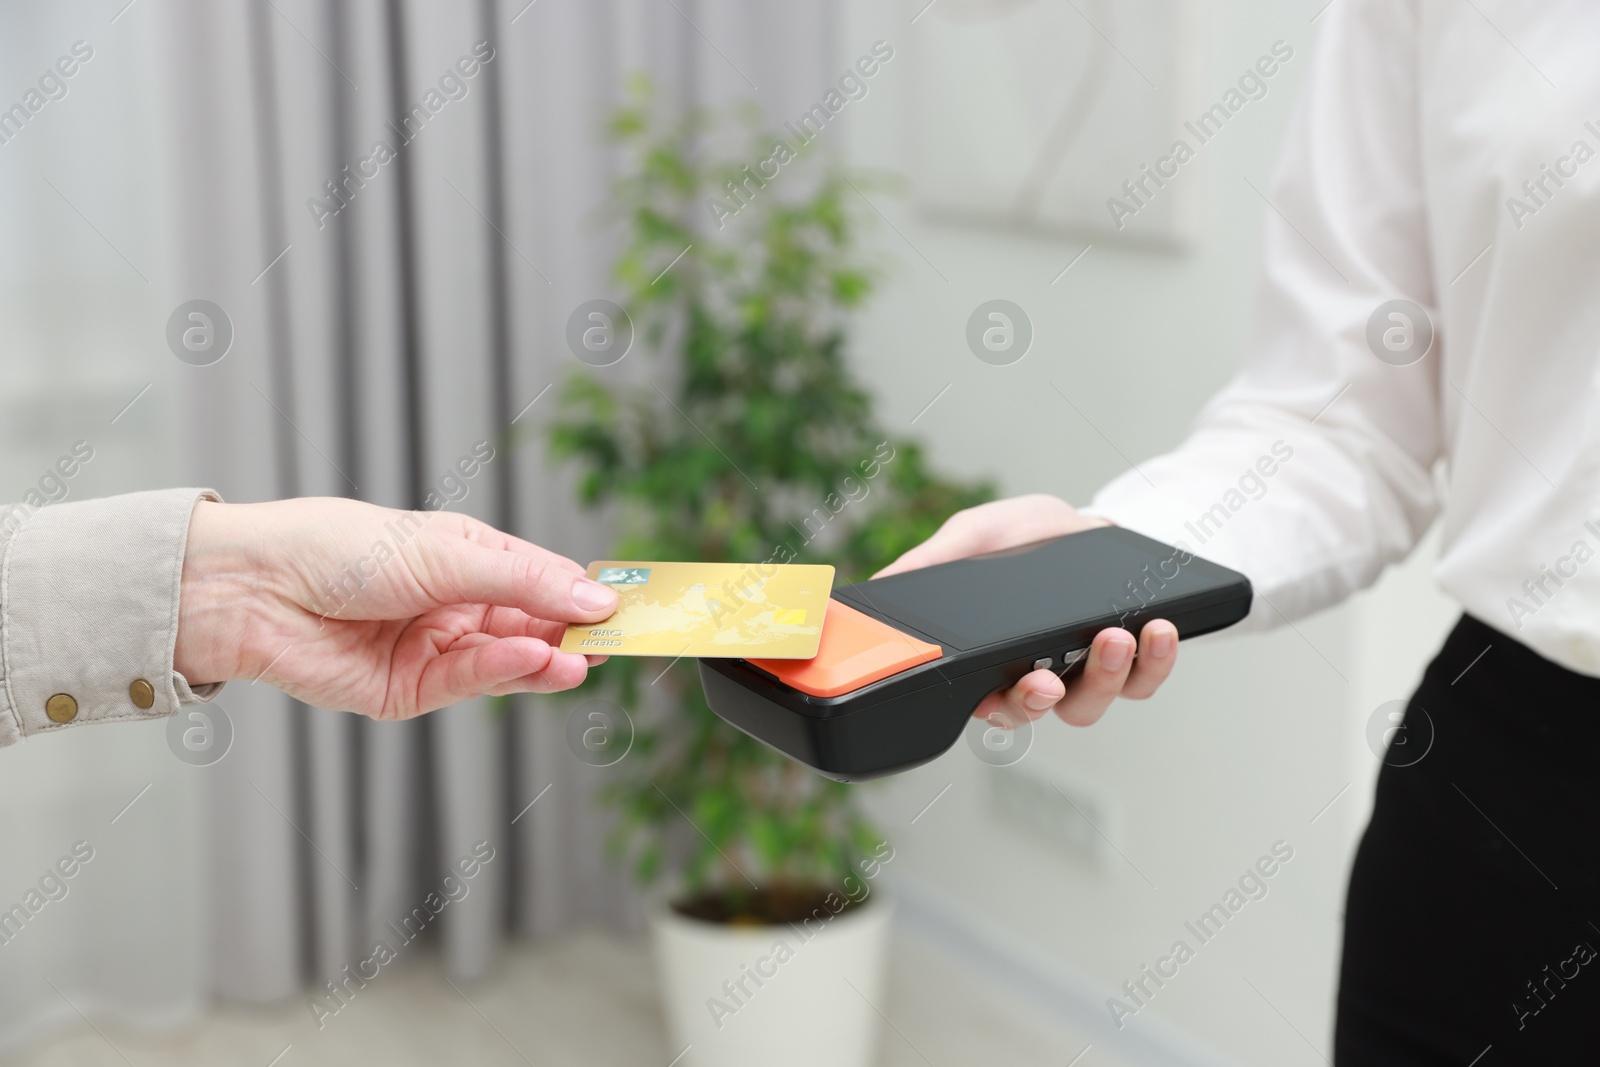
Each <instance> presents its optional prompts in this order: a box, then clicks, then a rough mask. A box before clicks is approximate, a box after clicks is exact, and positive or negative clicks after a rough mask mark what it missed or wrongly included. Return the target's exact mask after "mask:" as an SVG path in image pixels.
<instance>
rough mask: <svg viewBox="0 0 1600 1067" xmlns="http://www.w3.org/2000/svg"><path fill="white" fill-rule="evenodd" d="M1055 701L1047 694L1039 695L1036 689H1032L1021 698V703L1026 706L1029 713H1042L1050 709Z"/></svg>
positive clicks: (1054, 698)
mask: <svg viewBox="0 0 1600 1067" xmlns="http://www.w3.org/2000/svg"><path fill="white" fill-rule="evenodd" d="M1056 699H1057V698H1056V697H1053V696H1051V695H1050V694H1049V693H1041V692H1039V691H1038V690H1037V689H1032V690H1029V691H1028V694H1027V695H1026V696H1024V697H1023V698H1022V702H1023V703H1024V704H1026V705H1027V706H1028V710H1029V711H1044V710H1046V709H1047V708H1050V707H1052V706H1053V705H1054V704H1055V702H1056Z"/></svg>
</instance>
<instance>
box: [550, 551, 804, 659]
mask: <svg viewBox="0 0 1600 1067" xmlns="http://www.w3.org/2000/svg"><path fill="white" fill-rule="evenodd" d="M587 573H588V576H589V577H590V578H592V579H594V580H595V581H597V582H600V583H601V584H603V585H608V586H610V587H611V588H612V589H615V590H616V591H617V610H616V612H615V613H614V614H612V616H611V617H610V618H608V619H606V620H605V621H604V622H599V623H583V624H573V625H569V626H568V627H567V632H566V635H565V636H564V637H563V638H562V640H561V651H563V652H582V653H588V654H590V655H607V656H667V657H678V656H687V657H690V658H692V659H694V658H731V659H743V658H753V657H761V658H765V659H810V658H812V657H813V656H815V655H816V654H817V646H818V644H819V643H820V642H821V640H822V619H823V616H824V615H825V614H826V612H827V606H828V594H829V593H830V592H831V591H832V590H833V568H832V567H827V566H820V565H815V564H778V563H765V564H761V563H668V562H657V561H650V562H639V561H626V560H600V561H597V562H595V563H591V564H590V565H589V569H588V572H587Z"/></svg>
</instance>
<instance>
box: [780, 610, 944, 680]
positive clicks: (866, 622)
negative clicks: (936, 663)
mask: <svg viewBox="0 0 1600 1067" xmlns="http://www.w3.org/2000/svg"><path fill="white" fill-rule="evenodd" d="M943 655H944V649H943V648H940V647H939V646H938V645H930V644H929V643H928V642H926V641H919V640H918V639H917V638H915V637H912V636H911V635H910V634H908V633H904V632H902V631H900V630H896V629H895V628H894V627H893V626H890V625H889V624H888V623H883V622H879V621H878V620H877V619H874V618H873V617H872V616H870V615H865V614H863V613H861V612H859V611H857V610H856V609H855V608H852V607H850V606H849V605H846V604H841V603H840V602H839V601H837V600H832V599H830V600H829V601H828V613H827V615H826V616H824V617H823V620H822V641H821V643H820V644H819V645H818V646H817V654H816V655H815V656H813V657H812V658H811V659H753V660H750V661H749V662H751V663H753V664H755V665H756V666H757V667H760V668H761V669H762V670H764V671H766V672H767V673H768V674H770V675H773V676H774V677H775V678H777V679H778V680H779V681H780V682H783V683H784V684H786V685H788V686H790V687H792V688H794V689H798V690H800V692H802V693H809V694H810V695H811V696H814V697H836V696H842V695H844V694H845V693H853V692H855V691H856V690H857V689H860V688H861V687H862V686H866V685H871V684H872V683H873V682H877V681H882V680H883V679H884V678H887V677H889V676H890V675H891V674H899V673H900V672H901V671H905V670H910V669H911V668H912V667H916V666H918V665H920V664H923V663H927V662H929V661H930V660H936V659H938V658H939V657H940V656H943Z"/></svg>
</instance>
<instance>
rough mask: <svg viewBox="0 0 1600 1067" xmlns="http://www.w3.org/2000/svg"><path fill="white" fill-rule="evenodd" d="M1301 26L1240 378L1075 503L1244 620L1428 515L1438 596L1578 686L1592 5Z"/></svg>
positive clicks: (1566, 1) (1590, 448) (1591, 367)
mask: <svg viewBox="0 0 1600 1067" xmlns="http://www.w3.org/2000/svg"><path fill="white" fill-rule="evenodd" d="M1318 21H1319V23H1320V25H1321V28H1320V36H1319V39H1318V41H1317V47H1316V51H1315V55H1314V58H1313V60H1312V65H1311V70H1310V71H1309V73H1308V75H1307V77H1308V82H1307V85H1306V87H1305V89H1304V91H1303V95H1302V97H1301V99H1300V101H1299V103H1298V105H1297V108H1296V111H1295V116H1294V119H1293V121H1292V123H1291V126H1290V130H1289V135H1288V141H1287V146H1286V149H1285V152H1284V156H1283V159H1282V161H1281V162H1280V164H1279V166H1278V170H1277V173H1276V174H1275V176H1274V179H1273V182H1272V184H1271V187H1270V191H1269V193H1268V196H1269V199H1270V200H1271V202H1272V208H1271V209H1264V210H1265V211H1266V213H1267V215H1266V227H1265V249H1264V267H1263V278H1262V282H1261V287H1260V292H1259V296H1258V304H1257V308H1256V311H1255V317H1254V318H1255V321H1254V329H1253V332H1252V337H1251V341H1250V348H1249V352H1248V358H1247V360H1246V365H1245V367H1244V369H1243V370H1242V371H1241V372H1240V373H1239V375H1238V376H1237V377H1236V378H1235V379H1234V380H1233V381H1232V382H1231V383H1230V384H1229V385H1228V386H1227V387H1226V388H1225V389H1223V391H1222V392H1221V393H1219V394H1218V395H1217V396H1216V397H1215V398H1213V399H1212V400H1211V401H1210V403H1209V404H1207V405H1206V407H1205V409H1204V410H1203V411H1202V413H1201V415H1200V417H1199V421H1198V424H1197V426H1196V428H1195V430H1194V432H1193V434H1192V435H1191V436H1190V437H1189V438H1188V439H1187V440H1186V441H1185V442H1184V443H1183V444H1182V445H1181V446H1180V447H1179V448H1178V449H1176V450H1175V451H1173V452H1171V453H1169V454H1167V455H1164V456H1160V457H1158V458H1156V459H1152V460H1149V461H1148V462H1145V463H1141V464H1140V465H1139V466H1138V468H1137V469H1136V470H1132V471H1129V472H1127V473H1126V474H1124V475H1122V476H1121V477H1119V478H1117V479H1116V480H1115V481H1113V482H1112V483H1111V484H1110V485H1108V486H1106V487H1105V488H1104V489H1103V490H1102V491H1101V492H1100V493H1099V494H1098V495H1097V496H1096V497H1095V500H1094V502H1093V505H1092V506H1091V507H1090V508H1088V509H1086V510H1088V511H1092V512H1096V513H1099V514H1102V515H1105V516H1106V517H1108V518H1110V519H1112V520H1114V521H1115V522H1117V523H1119V524H1121V525H1124V526H1127V527H1130V528H1132V529H1135V530H1139V531H1141V532H1144V533H1147V534H1149V535H1151V536H1153V537H1158V538H1161V539H1163V540H1166V541H1169V542H1172V543H1174V544H1179V545H1180V546H1181V547H1185V548H1187V549H1189V550H1191V551H1194V552H1196V553H1197V554H1199V555H1201V556H1204V557H1207V558H1210V559H1214V560H1216V561H1217V562H1220V563H1223V564H1226V565H1228V566H1231V567H1234V568H1236V569H1238V570H1241V571H1243V572H1244V573H1246V574H1248V575H1249V576H1250V578H1251V580H1252V581H1253V582H1254V583H1255V586H1256V589H1257V592H1258V596H1257V599H1256V604H1255V609H1254V611H1253V612H1252V620H1253V621H1255V622H1257V623H1259V624H1262V625H1269V624H1271V623H1273V622H1279V621H1282V620H1283V619H1284V618H1289V619H1294V618H1298V617H1301V616H1304V615H1307V614H1309V613H1311V612H1314V611H1317V610H1319V609H1321V608H1324V607H1327V606H1328V605H1330V604H1333V603H1335V602H1336V601H1338V600H1340V599H1341V598H1343V597H1345V596H1346V595H1348V594H1350V593H1351V592H1353V591H1355V590H1357V589H1360V588H1362V587H1364V586H1366V585H1369V584H1370V583H1372V582H1373V581H1374V580H1375V579H1376V578H1377V576H1378V574H1379V572H1380V571H1381V570H1382V569H1383V567H1384V566H1385V565H1386V564H1388V563H1390V562H1392V561H1394V560H1398V559H1400V558H1402V557H1404V556H1405V555H1406V554H1407V553H1408V552H1409V551H1410V550H1411V549H1412V548H1413V546H1415V545H1416V543H1417V541H1418V539H1419V538H1420V537H1421V536H1422V534H1423V532H1424V531H1425V530H1426V529H1427V528H1428V526H1429V525H1430V524H1431V523H1432V522H1433V521H1434V519H1435V517H1442V519H1443V531H1442V533H1443V549H1442V556H1441V559H1440V561H1439V564H1438V567H1437V571H1436V573H1437V575H1438V579H1439V581H1440V582H1441V583H1442V585H1443V586H1444V588H1445V590H1446V591H1448V592H1449V593H1450V594H1451V595H1452V596H1454V597H1455V598H1456V599H1457V600H1459V601H1460V603H1461V604H1462V606H1463V607H1464V608H1465V609H1466V610H1467V611H1468V612H1470V613H1471V614H1472V615H1474V616H1476V617H1477V618H1479V619H1480V620H1482V621H1483V622H1485V623H1488V624H1489V625H1491V626H1493V627H1495V628H1496V629H1499V630H1501V631H1502V632H1504V633H1506V634H1509V635H1511V636H1513V637H1515V638H1516V639H1518V640H1520V641H1522V642H1523V643H1525V644H1527V645H1529V646H1530V647H1532V648H1533V649H1534V650H1535V651H1537V652H1539V653H1540V654H1541V655H1543V656H1546V657H1547V658H1549V659H1552V660H1555V661H1556V662H1558V663H1560V664H1562V665H1564V666H1566V667H1568V668H1570V669H1572V670H1575V671H1581V672H1583V673H1585V674H1589V675H1596V676H1600V418H1597V414H1600V359H1597V354H1600V4H1595V3H1593V2H1592V0H1551V2H1546V3H1538V4H1526V3H1515V2H1512V0H1473V2H1472V3H1465V2H1463V0H1333V3H1332V4H1331V5H1330V6H1329V7H1328V8H1327V9H1326V11H1325V12H1324V13H1323V14H1322V15H1321V16H1320V18H1319V20H1318ZM1273 209H1275V210H1273ZM1393 300H1404V301H1410V302H1412V303H1413V304H1414V305H1420V308H1421V309H1423V310H1424V312H1425V317H1423V316H1419V315H1417V314H1416V313H1415V312H1411V313H1408V312H1407V311H1406V309H1405V308H1404V307H1400V308H1395V307H1385V306H1384V305H1386V304H1388V303H1389V302H1390V301H1393ZM1396 316H1398V317H1396ZM1430 323H1431V326H1432V332H1433V333H1434V337H1433V340H1432V343H1431V348H1428V349H1427V351H1426V354H1423V352H1422V349H1423V348H1424V347H1425V346H1426V344H1427V339H1428V333H1429V332H1430ZM1380 357H1381V358H1380ZM1418 357H1420V358H1418ZM1413 360H1414V362H1413Z"/></svg>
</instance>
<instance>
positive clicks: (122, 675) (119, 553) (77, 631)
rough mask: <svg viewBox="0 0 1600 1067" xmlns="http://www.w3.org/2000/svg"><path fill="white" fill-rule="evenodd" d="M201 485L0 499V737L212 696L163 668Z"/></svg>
mask: <svg viewBox="0 0 1600 1067" xmlns="http://www.w3.org/2000/svg"><path fill="white" fill-rule="evenodd" d="M220 499H221V498H220V497H219V496H217V494H216V493H214V492H212V491H211V490H209V489H161V490H156V491H153V492H145V493H129V494H127V495H124V496H113V497H104V498H101V499H98V500H83V501H75V502H71V503H65V504H53V505H50V506H47V507H44V508H38V509H34V508H29V507H27V506H26V505H16V506H13V507H11V508H6V509H3V510H0V745H9V744H14V743H16V742H17V741H20V740H21V739H22V738H24V737H31V736H33V735H34V734H40V733H46V732H49V731H52V730H64V729H66V728H68V727H71V726H80V725H83V724H85V723H97V722H125V721H128V720H138V719H158V718H162V717H164V716H167V715H172V714H174V713H175V712H176V711H177V710H178V706H179V705H180V704H193V703H199V702H202V701H207V700H210V699H212V698H214V697H215V696H216V695H217V693H218V692H219V691H220V690H221V689H222V684H221V683H213V684H210V685H205V686H201V687H200V688H199V689H198V690H196V689H191V688H190V686H189V683H188V681H187V680H185V679H184V677H183V676H182V675H180V674H178V673H177V672H176V671H174V670H173V669H172V651H173V646H174V644H175V643H176V641H177V636H178V594H179V591H180V588H181V584H182V576H183V554H184V548H185V545H186V543H187V541H188V537H189V517H190V514H191V513H192V512H193V510H194V506H195V504H196V503H197V502H198V501H200V500H220Z"/></svg>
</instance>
